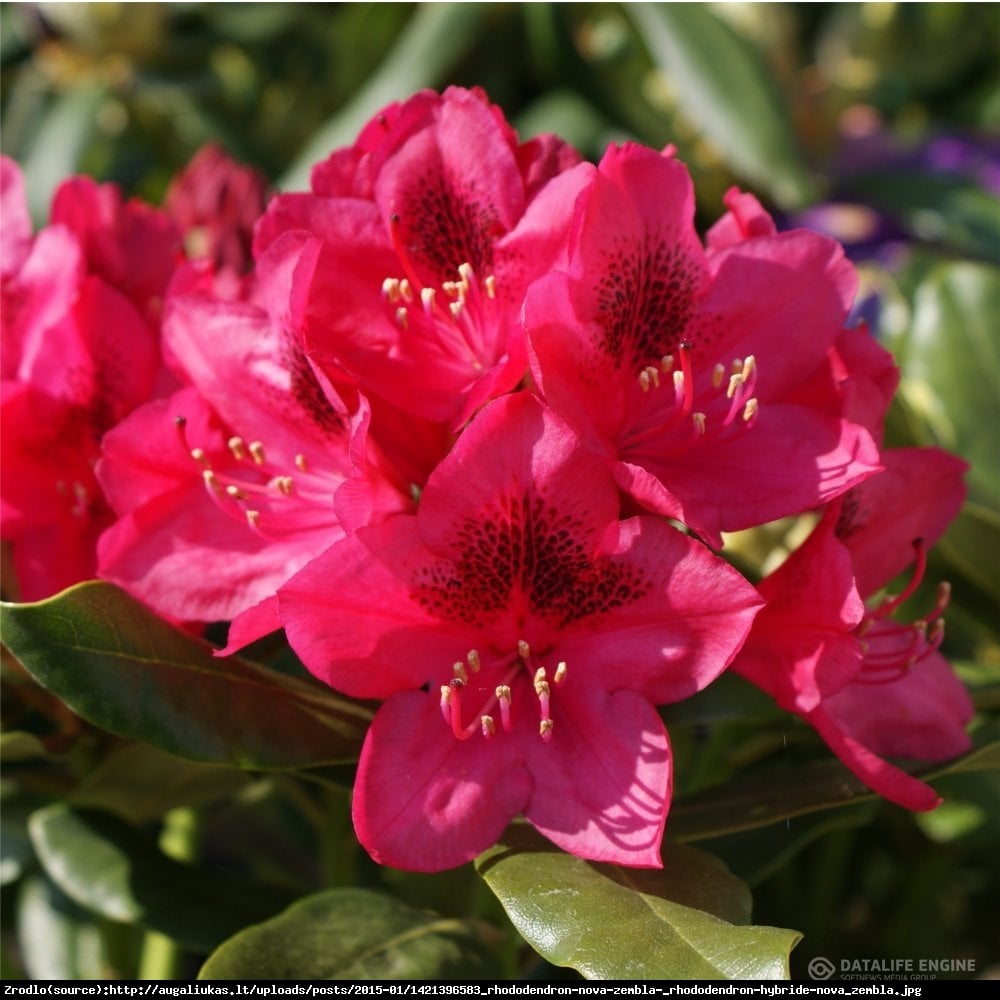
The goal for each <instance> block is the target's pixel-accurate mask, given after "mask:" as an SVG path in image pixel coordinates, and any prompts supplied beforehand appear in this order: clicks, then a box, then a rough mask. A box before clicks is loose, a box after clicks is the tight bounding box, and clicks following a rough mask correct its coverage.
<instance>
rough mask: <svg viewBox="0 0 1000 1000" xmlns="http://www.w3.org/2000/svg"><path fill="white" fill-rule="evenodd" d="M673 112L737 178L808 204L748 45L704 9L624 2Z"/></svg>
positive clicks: (779, 111)
mask: <svg viewBox="0 0 1000 1000" xmlns="http://www.w3.org/2000/svg"><path fill="white" fill-rule="evenodd" d="M627 9H628V12H629V14H630V16H631V17H632V18H633V20H634V21H635V23H636V25H637V26H638V28H639V29H640V31H641V32H642V34H643V39H644V41H645V42H646V45H647V47H648V48H649V51H650V53H651V55H652V56H653V58H654V60H655V61H656V63H657V64H658V65H659V67H660V69H662V70H663V71H664V72H665V73H666V74H667V75H668V76H669V77H670V79H671V80H672V82H673V84H674V90H675V92H676V99H677V102H678V105H679V107H680V108H681V110H682V111H684V113H685V115H686V117H687V118H689V119H690V120H691V121H692V122H693V123H694V124H695V126H696V127H697V128H698V129H699V130H701V131H702V132H703V133H704V135H705V136H706V137H707V138H708V139H709V140H710V141H711V142H712V143H713V145H714V146H716V148H717V149H718V150H719V152H720V153H721V154H722V157H723V159H724V160H725V161H726V162H727V164H728V165H729V166H730V167H731V168H732V169H733V171H734V172H735V173H737V174H739V175H740V176H741V177H745V178H746V180H747V181H749V182H750V183H752V184H753V185H755V186H756V187H759V188H762V189H764V190H766V191H768V192H769V193H770V194H771V196H772V197H773V198H774V199H775V200H776V201H777V202H778V203H779V204H781V205H783V206H785V207H790V206H794V205H801V204H803V203H805V202H806V201H807V200H808V199H809V195H810V182H809V178H808V176H807V174H806V171H805V169H804V167H803V165H802V159H801V156H800V154H799V151H798V148H797V146H796V143H795V137H794V132H793V130H792V123H791V118H790V115H789V114H788V112H787V111H786V110H785V109H784V108H783V104H782V101H781V98H780V95H779V94H778V93H777V88H776V87H775V84H774V81H773V80H771V79H770V78H769V77H768V75H767V72H766V70H765V69H764V66H763V64H762V62H761V60H760V58H759V56H758V53H757V52H756V51H755V50H754V49H753V47H752V45H751V44H750V43H749V42H748V41H747V40H746V39H744V38H743V37H742V36H740V35H738V34H736V32H734V31H733V30H732V29H731V28H730V27H729V26H728V25H727V24H726V23H725V22H723V21H722V20H720V19H719V18H718V17H717V16H716V15H715V14H714V13H713V12H712V11H711V10H710V9H709V7H708V5H706V4H676V3H655V4H646V3H630V4H628V5H627Z"/></svg>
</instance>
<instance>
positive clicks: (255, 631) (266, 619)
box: [215, 594, 281, 656]
mask: <svg viewBox="0 0 1000 1000" xmlns="http://www.w3.org/2000/svg"><path fill="white" fill-rule="evenodd" d="M280 628H281V618H280V616H279V614H278V596H277V594H272V595H271V596H270V597H265V598H264V600H262V601H261V602H260V603H259V604H254V605H253V606H252V607H249V608H247V609H246V611H243V612H241V613H240V614H238V615H237V616H236V617H235V618H234V619H233V620H232V622H231V624H230V626H229V635H228V636H227V637H226V638H227V641H226V645H225V646H224V647H223V648H222V649H220V650H217V651H216V654H215V655H216V656H229V655H230V654H232V653H235V652H236V651H237V650H240V649H242V648H243V647H244V646H248V645H249V644H250V643H251V642H256V641H257V640H258V639H260V638H262V637H263V636H265V635H268V634H270V633H271V632H277V631H278V629H280Z"/></svg>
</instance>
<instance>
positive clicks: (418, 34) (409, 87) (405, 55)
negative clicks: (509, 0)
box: [278, 3, 490, 191]
mask: <svg viewBox="0 0 1000 1000" xmlns="http://www.w3.org/2000/svg"><path fill="white" fill-rule="evenodd" d="M489 6H490V5H487V4H469V3H426V4H418V5H417V7H416V8H415V10H414V13H413V15H412V17H411V18H410V20H409V22H408V24H407V26H406V29H405V31H404V32H403V33H402V34H401V35H400V36H399V38H398V39H397V41H396V44H395V45H394V46H393V48H392V49H391V50H390V52H389V53H388V54H387V55H386V57H385V60H384V61H383V63H382V65H381V66H379V68H378V70H377V72H375V73H374V74H373V75H372V76H371V77H370V78H369V80H368V82H367V84H366V85H365V87H364V88H363V89H362V90H361V91H360V92H358V93H357V94H356V95H355V96H354V97H353V98H352V99H351V101H350V103H349V104H347V106H346V107H344V108H341V110H340V111H339V112H337V114H336V115H335V116H334V117H333V118H332V119H331V120H330V121H329V122H327V123H326V125H324V126H323V127H322V128H321V129H320V130H319V131H318V132H317V133H316V134H315V135H314V136H313V138H312V139H311V140H310V141H309V142H308V143H307V144H306V147H305V148H304V149H303V150H301V151H300V152H299V154H298V156H297V157H296V159H295V162H294V163H293V164H292V166H291V167H289V168H288V170H287V171H286V173H285V175H284V176H283V177H282V178H281V180H280V181H279V182H278V187H279V188H281V190H283V191H296V190H303V189H307V188H308V187H309V171H310V170H311V169H312V165H313V164H314V163H316V162H318V161H319V160H324V159H326V157H327V156H329V155H330V153H331V151H332V150H334V149H336V148H337V147H339V146H344V145H348V144H350V143H352V142H354V139H355V138H356V136H357V134H358V132H359V131H360V130H361V128H362V127H363V126H364V125H365V124H366V123H367V122H368V120H369V119H370V118H371V116H372V115H374V114H375V113H376V112H377V111H379V110H381V109H382V108H384V107H385V106H386V105H388V104H391V103H392V102H393V101H402V100H405V99H406V98H408V97H409V96H410V95H411V94H413V93H414V92H415V91H417V90H420V89H422V88H423V87H434V86H438V85H439V84H441V83H442V82H443V81H444V80H445V78H446V77H447V75H448V71H449V70H450V69H451V68H452V67H453V66H454V65H455V64H456V63H457V62H458V61H459V60H460V59H461V58H462V56H463V55H464V54H465V53H466V52H467V51H468V50H469V49H470V48H471V47H472V45H473V43H474V42H475V41H476V39H477V37H478V35H479V27H480V25H481V24H482V22H483V21H484V19H485V17H486V16H487V15H488V14H489V10H488V7H489Z"/></svg>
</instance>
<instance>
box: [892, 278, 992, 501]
mask: <svg viewBox="0 0 1000 1000" xmlns="http://www.w3.org/2000/svg"><path fill="white" fill-rule="evenodd" d="M998 317H1000V268H998V267H991V266H989V265H986V264H974V263H970V262H967V261H966V262H959V263H947V264H941V265H939V266H938V267H936V268H935V269H934V270H932V271H931V273H930V274H929V275H928V276H927V278H926V279H925V280H924V281H923V282H922V283H921V284H920V286H919V287H918V288H917V290H916V293H915V295H914V301H913V316H912V322H911V324H910V327H909V329H908V330H906V331H905V332H903V333H901V334H899V335H897V336H896V337H895V338H894V339H893V341H892V345H891V346H892V347H893V350H894V353H895V354H896V357H897V359H898V361H899V364H900V367H901V369H902V381H901V385H900V393H901V395H902V398H903V400H904V401H905V403H906V405H907V407H908V408H909V409H910V410H911V411H912V412H913V413H914V414H915V415H916V416H917V418H918V419H919V421H920V422H921V424H922V430H923V440H921V441H920V442H918V443H920V444H932V443H936V444H940V445H942V446H943V447H945V448H949V449H951V450H952V451H955V452H957V453H958V454H959V455H961V456H962V457H963V458H964V459H966V461H968V462H969V463H970V465H971V468H970V470H969V475H968V481H969V488H970V498H971V499H972V500H974V501H976V502H978V503H980V504H982V505H983V506H984V507H986V508H988V509H989V510H992V511H994V512H995V511H997V510H1000V461H998V458H997V447H996V439H995V436H994V435H993V434H992V433H990V432H989V431H990V428H992V427H995V426H996V423H997V421H1000V337H998V336H997V318H998Z"/></svg>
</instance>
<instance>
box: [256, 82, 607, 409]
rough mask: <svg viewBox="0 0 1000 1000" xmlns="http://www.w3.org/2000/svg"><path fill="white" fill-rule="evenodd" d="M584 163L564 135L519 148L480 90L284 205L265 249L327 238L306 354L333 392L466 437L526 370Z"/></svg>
mask: <svg viewBox="0 0 1000 1000" xmlns="http://www.w3.org/2000/svg"><path fill="white" fill-rule="evenodd" d="M576 162H577V157H576V154H575V153H573V152H572V151H571V150H570V149H569V148H568V147H566V146H565V144H562V143H560V142H558V141H556V140H553V139H549V140H545V141H541V140H535V141H533V142H531V143H526V144H523V145H521V144H518V142H517V140H516V137H515V136H514V134H513V132H512V130H511V129H510V127H509V126H508V125H507V124H506V122H505V121H504V120H503V117H502V115H501V113H500V112H499V110H498V109H497V108H495V107H493V106H492V105H490V104H489V103H488V101H487V100H486V98H485V96H484V95H483V94H482V93H481V92H479V91H467V90H461V89H459V88H450V89H448V90H447V91H445V93H444V94H443V95H437V94H434V93H431V92H429V91H427V92H422V93H419V94H417V95H416V96H415V97H413V98H411V99H410V100H409V101H407V102H406V103H405V104H403V105H394V106H392V107H390V108H387V109H386V110H385V111H383V112H382V113H381V114H380V115H378V116H376V118H375V119H374V120H373V121H372V122H371V123H370V124H369V125H368V126H367V127H366V128H365V129H364V131H363V132H362V134H361V137H360V138H359V140H358V142H357V144H356V145H355V146H354V147H353V148H351V149H349V150H340V151H338V152H336V153H334V154H333V155H332V156H331V157H330V159H328V160H327V161H326V162H325V163H322V164H319V165H318V166H317V167H316V168H315V170H314V174H313V191H312V192H311V193H309V194H287V195H282V196H279V197H278V198H276V199H275V200H274V201H273V202H272V203H271V205H270V207H269V209H268V211H267V213H266V214H265V215H264V217H263V218H262V219H261V222H260V224H259V226H258V228H257V235H256V250H257V252H258V253H260V252H261V250H262V249H263V248H265V247H266V246H268V245H269V244H270V243H271V242H272V241H273V240H274V239H275V238H276V237H277V236H278V235H279V234H281V233H283V232H285V231H287V230H289V229H302V230H305V231H307V232H309V233H311V234H313V235H315V236H316V237H317V238H318V239H319V240H320V241H321V242H322V251H321V253H320V257H319V260H318V262H317V267H316V272H315V275H314V278H313V282H312V286H311V288H310V289H309V293H308V303H307V306H306V342H307V346H308V349H309V352H310V355H311V356H312V357H313V359H314V360H315V361H316V362H317V364H318V365H319V366H320V367H321V368H322V369H323V371H324V372H325V374H326V375H327V376H328V377H329V378H330V379H331V380H333V381H334V382H335V383H341V382H347V383H349V384H353V385H357V386H359V387H360V388H361V390H362V391H363V392H365V393H366V394H367V395H369V396H372V397H380V398H381V399H385V400H389V401H391V402H392V403H393V404H394V405H395V406H398V407H399V408H400V409H401V410H403V411H404V412H407V413H409V414H412V415H415V416H418V417H422V418H425V419H428V420H431V421H439V422H448V423H450V424H452V425H453V426H454V427H456V428H457V427H460V426H461V425H462V424H464V423H465V421H466V420H468V418H469V416H471V414H472V413H473V412H474V411H475V410H476V409H477V408H478V407H479V406H481V405H482V404H483V403H485V402H487V401H488V400H489V399H491V398H493V397H495V396H497V395H499V394H501V393H504V392H507V391H509V390H510V389H512V388H514V387H515V386H516V385H517V383H518V382H519V380H520V379H521V377H522V375H523V374H524V372H525V369H526V366H527V362H526V357H525V353H524V344H523V336H522V334H521V331H520V327H519V318H520V311H521V304H522V300H523V298H524V291H525V289H526V287H527V285H528V284H529V283H530V281H531V280H532V279H533V278H535V277H537V276H538V275H540V274H544V273H545V272H546V271H547V270H548V269H549V268H550V267H551V266H552V265H553V263H554V262H555V260H556V259H557V257H558V255H559V254H560V252H561V250H562V240H563V235H564V230H565V227H566V224H567V223H568V221H569V218H570V215H571V212H572V206H573V199H574V197H575V195H576V192H577V190H578V189H579V186H580V184H581V183H582V181H583V179H584V178H585V176H586V172H587V171H588V170H589V169H590V168H588V167H586V166H582V165H581V166H580V167H577V168H576V169H567V168H568V167H570V166H572V164H574V163H576ZM373 405H376V406H377V403H375V400H374V399H373Z"/></svg>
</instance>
